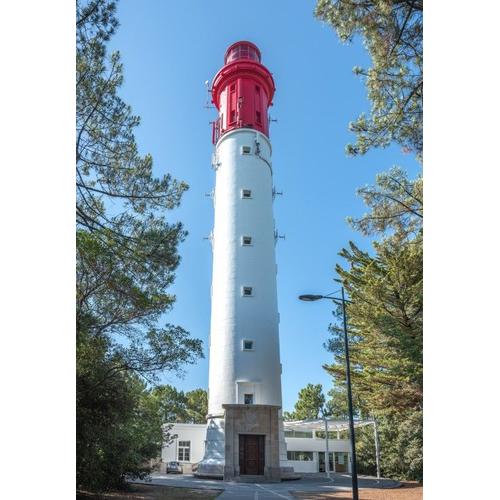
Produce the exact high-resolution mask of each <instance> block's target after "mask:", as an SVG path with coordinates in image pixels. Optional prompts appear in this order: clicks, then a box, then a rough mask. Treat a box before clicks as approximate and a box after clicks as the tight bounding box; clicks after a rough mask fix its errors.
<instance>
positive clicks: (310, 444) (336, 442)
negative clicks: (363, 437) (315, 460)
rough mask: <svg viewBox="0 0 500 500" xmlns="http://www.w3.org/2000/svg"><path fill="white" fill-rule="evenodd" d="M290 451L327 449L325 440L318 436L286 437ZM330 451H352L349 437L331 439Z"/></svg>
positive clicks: (329, 441)
mask: <svg viewBox="0 0 500 500" xmlns="http://www.w3.org/2000/svg"><path fill="white" fill-rule="evenodd" d="M285 441H286V449H287V450H288V451H325V440H324V439H317V438H290V437H285ZM328 450H329V451H345V452H349V451H350V442H349V440H348V439H329V440H328Z"/></svg>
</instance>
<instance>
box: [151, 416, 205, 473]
mask: <svg viewBox="0 0 500 500" xmlns="http://www.w3.org/2000/svg"><path fill="white" fill-rule="evenodd" d="M206 430H207V427H206V425H205V424H174V426H173V427H172V429H171V430H170V435H177V437H176V438H174V440H173V441H172V443H171V444H169V445H167V446H163V448H162V451H161V460H162V462H163V463H166V462H172V461H176V462H177V461H179V460H178V456H179V455H178V447H179V441H190V442H191V450H190V451H191V453H190V459H189V462H182V461H181V463H192V464H195V463H198V462H199V461H200V460H201V459H202V458H203V454H204V452H205V434H206Z"/></svg>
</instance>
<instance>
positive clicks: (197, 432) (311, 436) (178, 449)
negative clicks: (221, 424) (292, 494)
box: [162, 420, 378, 473]
mask: <svg viewBox="0 0 500 500" xmlns="http://www.w3.org/2000/svg"><path fill="white" fill-rule="evenodd" d="M327 425H328V435H329V439H328V454H329V457H330V465H329V469H328V470H329V471H331V472H351V453H350V441H349V439H345V436H344V434H346V431H348V429H349V422H348V421H340V420H328V421H327ZM365 425H374V422H373V421H370V420H367V421H358V422H355V427H360V426H365ZM284 428H285V441H286V447H287V459H288V461H287V463H288V464H289V465H290V466H292V467H293V468H294V470H295V472H299V473H307V472H325V453H326V451H325V450H326V449H327V443H326V441H325V422H324V420H312V421H297V422H285V423H284ZM374 430H375V429H374ZM170 434H171V435H172V436H175V438H174V439H173V441H172V443H171V444H170V445H168V446H164V447H163V450H162V469H163V470H164V467H165V464H166V463H167V462H170V461H178V462H180V463H181V464H182V465H183V466H184V467H183V469H184V471H186V472H190V471H191V468H192V467H193V466H194V464H197V463H198V462H200V461H201V460H202V459H203V456H204V454H205V434H206V425H205V424H173V427H172V429H171V430H170ZM341 437H343V439H341ZM377 448H378V446H377Z"/></svg>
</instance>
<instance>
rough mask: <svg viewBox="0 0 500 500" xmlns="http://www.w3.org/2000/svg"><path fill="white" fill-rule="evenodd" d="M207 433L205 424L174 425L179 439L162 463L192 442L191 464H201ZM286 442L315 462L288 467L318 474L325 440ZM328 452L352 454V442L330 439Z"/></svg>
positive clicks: (173, 431)
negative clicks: (181, 445)
mask: <svg viewBox="0 0 500 500" xmlns="http://www.w3.org/2000/svg"><path fill="white" fill-rule="evenodd" d="M205 433H206V425H205V424H174V425H173V427H172V429H171V430H170V434H176V435H177V438H175V439H174V441H173V442H172V444H170V445H169V446H164V447H163V449H162V462H163V463H164V464H165V463H166V462H170V461H178V453H177V450H178V443H179V441H190V442H191V457H190V460H189V463H191V464H195V463H198V462H200V461H201V460H202V458H203V454H204V451H205ZM285 441H286V447H287V450H288V451H312V452H313V460H288V461H287V465H288V466H292V467H293V468H294V470H295V472H299V473H308V472H318V470H319V459H318V452H320V451H325V440H324V439H317V438H291V437H286V438H285ZM328 451H329V452H330V453H332V452H345V453H349V454H350V442H349V440H348V439H329V440H328ZM181 463H182V462H181ZM349 470H350V464H349Z"/></svg>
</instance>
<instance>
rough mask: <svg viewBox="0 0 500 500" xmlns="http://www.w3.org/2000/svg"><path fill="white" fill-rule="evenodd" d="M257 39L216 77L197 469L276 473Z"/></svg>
mask: <svg viewBox="0 0 500 500" xmlns="http://www.w3.org/2000/svg"><path fill="white" fill-rule="evenodd" d="M274 92H275V85H274V80H273V77H272V74H271V73H270V71H269V70H268V69H267V68H266V67H265V66H264V65H263V64H262V63H261V54H260V51H259V49H258V48H257V46H256V45H254V44H253V43H251V42H248V41H240V42H237V43H234V44H233V45H231V46H230V47H229V48H228V49H227V51H226V53H225V57H224V66H223V67H222V68H221V69H220V70H219V72H218V73H217V74H216V76H215V77H214V79H213V81H212V85H211V94H212V102H213V103H214V105H215V107H216V108H217V110H218V117H217V119H216V120H215V122H214V123H213V130H212V142H213V144H214V153H213V157H212V166H213V168H214V170H215V177H216V179H215V189H214V192H213V203H214V210H215V217H214V228H213V232H212V237H211V240H212V250H213V272H212V288H211V300H212V310H211V325H210V354H209V356H210V358H209V390H208V415H207V434H206V441H205V455H204V458H203V460H202V461H201V462H200V463H199V465H198V471H197V475H200V476H212V477H223V478H224V479H225V480H238V479H240V480H244V479H245V476H246V479H249V478H250V479H251V478H252V477H255V478H256V479H259V478H262V479H269V480H279V479H280V478H282V477H283V476H284V475H286V474H288V473H290V472H291V471H292V470H291V469H290V468H288V467H286V459H287V456H286V446H285V440H284V432H283V422H282V416H281V405H282V401H281V363H280V351H279V313H278V302H277V290H276V274H277V266H276V258H275V245H276V238H277V233H276V229H275V224H274V218H273V198H274V191H273V165H272V160H271V155H272V147H271V141H270V139H269V118H268V108H269V106H271V105H272V101H273V96H274Z"/></svg>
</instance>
